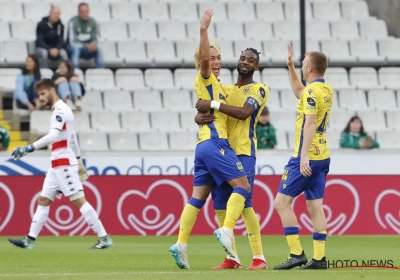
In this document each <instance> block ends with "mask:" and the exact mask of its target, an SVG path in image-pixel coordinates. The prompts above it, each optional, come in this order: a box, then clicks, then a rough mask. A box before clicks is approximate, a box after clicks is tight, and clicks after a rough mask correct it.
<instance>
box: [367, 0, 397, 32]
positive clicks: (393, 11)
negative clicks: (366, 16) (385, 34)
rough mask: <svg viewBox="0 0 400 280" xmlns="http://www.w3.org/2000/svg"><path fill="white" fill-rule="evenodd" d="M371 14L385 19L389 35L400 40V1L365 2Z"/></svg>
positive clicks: (378, 0) (372, 0)
mask: <svg viewBox="0 0 400 280" xmlns="http://www.w3.org/2000/svg"><path fill="white" fill-rule="evenodd" d="M365 1H366V2H367V3H368V8H369V13H370V15H371V16H376V17H377V18H379V19H383V20H384V21H385V22H386V24H387V27H388V31H389V35H392V36H395V37H399V38H400V0H365Z"/></svg>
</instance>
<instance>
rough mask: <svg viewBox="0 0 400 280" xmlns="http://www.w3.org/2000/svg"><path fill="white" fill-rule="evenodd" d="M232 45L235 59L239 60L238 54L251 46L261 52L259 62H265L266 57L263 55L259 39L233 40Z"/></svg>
mask: <svg viewBox="0 0 400 280" xmlns="http://www.w3.org/2000/svg"><path fill="white" fill-rule="evenodd" d="M233 46H234V54H235V57H237V60H239V57H240V55H241V54H242V52H243V51H244V50H246V49H247V48H253V49H256V50H257V51H258V52H261V54H259V56H260V62H261V61H264V62H265V60H266V59H267V58H266V57H265V54H264V52H263V47H262V43H261V42H260V41H248V40H246V41H243V40H240V41H235V42H233ZM235 71H236V70H235Z"/></svg>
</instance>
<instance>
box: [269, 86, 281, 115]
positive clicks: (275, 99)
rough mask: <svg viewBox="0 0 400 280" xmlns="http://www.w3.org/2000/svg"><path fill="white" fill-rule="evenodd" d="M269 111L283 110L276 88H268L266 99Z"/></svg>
mask: <svg viewBox="0 0 400 280" xmlns="http://www.w3.org/2000/svg"><path fill="white" fill-rule="evenodd" d="M266 106H267V107H268V109H269V111H270V112H277V111H283V108H282V107H281V99H280V96H279V91H277V90H270V91H269V98H268V100H267V105H266Z"/></svg>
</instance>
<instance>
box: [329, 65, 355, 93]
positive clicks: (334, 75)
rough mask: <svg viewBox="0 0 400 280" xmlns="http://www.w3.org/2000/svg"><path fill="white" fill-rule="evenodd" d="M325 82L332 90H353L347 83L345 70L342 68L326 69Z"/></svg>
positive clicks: (347, 78) (347, 77)
mask: <svg viewBox="0 0 400 280" xmlns="http://www.w3.org/2000/svg"><path fill="white" fill-rule="evenodd" d="M325 81H326V82H327V83H328V84H330V85H331V86H332V87H333V89H334V90H341V89H354V88H355V86H351V85H350V82H349V76H348V74H347V70H346V69H345V68H342V67H328V69H326V72H325Z"/></svg>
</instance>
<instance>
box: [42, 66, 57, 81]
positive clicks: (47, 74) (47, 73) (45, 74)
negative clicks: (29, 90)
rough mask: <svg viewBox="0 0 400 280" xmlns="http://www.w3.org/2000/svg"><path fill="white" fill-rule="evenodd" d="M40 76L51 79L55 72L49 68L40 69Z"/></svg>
mask: <svg viewBox="0 0 400 280" xmlns="http://www.w3.org/2000/svg"><path fill="white" fill-rule="evenodd" d="M40 75H41V76H42V78H47V79H51V78H52V77H53V75H54V72H53V70H51V69H49V68H40Z"/></svg>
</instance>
